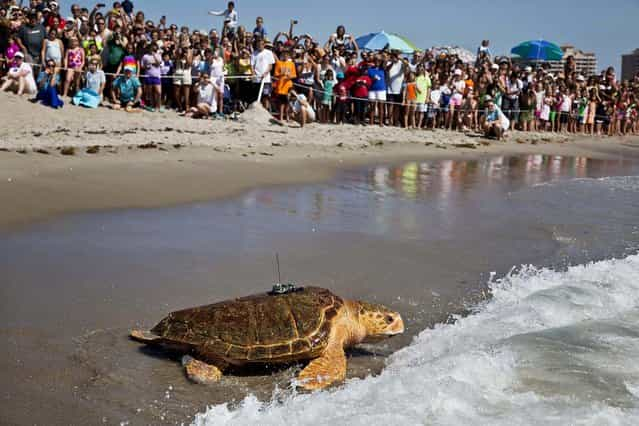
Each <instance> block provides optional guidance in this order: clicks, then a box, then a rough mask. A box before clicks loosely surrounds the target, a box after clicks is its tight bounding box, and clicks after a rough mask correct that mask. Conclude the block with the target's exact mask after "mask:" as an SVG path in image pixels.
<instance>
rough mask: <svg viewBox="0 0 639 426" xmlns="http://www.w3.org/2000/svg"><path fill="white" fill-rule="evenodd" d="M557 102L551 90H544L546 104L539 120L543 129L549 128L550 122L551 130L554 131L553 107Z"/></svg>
mask: <svg viewBox="0 0 639 426" xmlns="http://www.w3.org/2000/svg"><path fill="white" fill-rule="evenodd" d="M554 104H555V99H554V98H553V97H552V96H551V94H550V90H545V91H544V105H543V106H542V108H541V114H540V115H539V121H540V124H541V130H548V127H549V126H548V125H549V124H550V131H552V120H551V114H552V107H553V105H554Z"/></svg>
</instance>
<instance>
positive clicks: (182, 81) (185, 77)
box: [173, 70, 192, 86]
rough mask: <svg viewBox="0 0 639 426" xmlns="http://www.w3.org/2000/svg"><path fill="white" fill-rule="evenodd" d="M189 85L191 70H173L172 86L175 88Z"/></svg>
mask: <svg viewBox="0 0 639 426" xmlns="http://www.w3.org/2000/svg"><path fill="white" fill-rule="evenodd" d="M191 83H192V80H191V70H175V75H174V76H173V84H175V85H176V86H190V85H191Z"/></svg>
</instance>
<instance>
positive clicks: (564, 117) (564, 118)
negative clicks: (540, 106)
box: [559, 112, 570, 124]
mask: <svg viewBox="0 0 639 426" xmlns="http://www.w3.org/2000/svg"><path fill="white" fill-rule="evenodd" d="M568 117H570V113H569V112H560V113H559V122H560V123H561V124H568Z"/></svg>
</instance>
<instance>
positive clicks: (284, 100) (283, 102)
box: [276, 95, 288, 105]
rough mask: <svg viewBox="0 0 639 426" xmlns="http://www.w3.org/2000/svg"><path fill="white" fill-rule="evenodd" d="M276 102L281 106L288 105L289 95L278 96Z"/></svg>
mask: <svg viewBox="0 0 639 426" xmlns="http://www.w3.org/2000/svg"><path fill="white" fill-rule="evenodd" d="M276 100H277V102H279V103H280V105H286V103H287V102H288V96H287V95H277V96H276Z"/></svg>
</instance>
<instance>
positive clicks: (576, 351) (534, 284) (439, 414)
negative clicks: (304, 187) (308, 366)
mask: <svg viewBox="0 0 639 426" xmlns="http://www.w3.org/2000/svg"><path fill="white" fill-rule="evenodd" d="M490 288H491V292H492V298H491V300H490V301H489V302H487V303H485V304H483V305H481V306H477V307H476V312H474V313H473V314H471V315H469V316H467V317H464V318H458V320H457V321H456V322H455V323H454V324H441V325H437V326H435V327H434V328H433V329H427V330H424V331H422V332H421V333H420V334H419V335H418V336H417V337H415V339H414V341H413V342H412V344H410V345H409V346H407V347H406V348H404V349H401V350H400V351H398V352H396V353H395V354H393V355H392V356H391V357H390V359H389V360H388V362H387V366H386V368H385V370H384V371H383V372H382V374H380V375H379V376H377V377H367V378H365V379H352V380H349V381H347V382H346V383H345V384H344V385H343V386H342V387H340V388H338V389H335V390H329V391H322V392H316V393H313V394H296V393H294V392H292V391H286V390H285V391H282V392H281V393H279V394H276V395H274V398H273V399H272V400H271V401H267V402H260V401H259V400H258V399H257V398H255V397H254V396H248V397H247V398H246V399H244V401H243V402H242V403H241V404H240V405H239V406H237V407H233V408H230V407H229V406H228V405H226V404H222V405H216V406H213V407H210V408H209V409H208V410H207V411H206V412H205V413H202V414H198V415H197V417H196V419H195V421H194V424H195V425H199V426H205V425H221V424H228V425H246V424H259V425H283V424H295V425H307V424H308V425H339V424H350V425H371V424H398V425H399V424H401V425H419V424H435V425H459V424H474V425H484V424H485V425H489V424H490V425H501V424H503V425H513V424H517V425H528V424H531V425H535V424H545V425H548V424H556V425H566V424H584V425H604V424H605V425H636V424H639V364H638V363H637V361H636V360H637V356H638V355H639V309H638V306H639V255H631V256H628V257H626V258H624V259H612V260H605V261H600V262H595V263H589V264H584V265H578V266H572V267H570V268H568V269H567V270H566V271H561V272H558V271H553V270H550V269H537V268H535V267H533V266H525V267H522V268H520V269H519V270H517V271H513V272H511V273H509V274H508V275H507V276H506V277H503V278H501V279H495V280H491V282H490Z"/></svg>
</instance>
